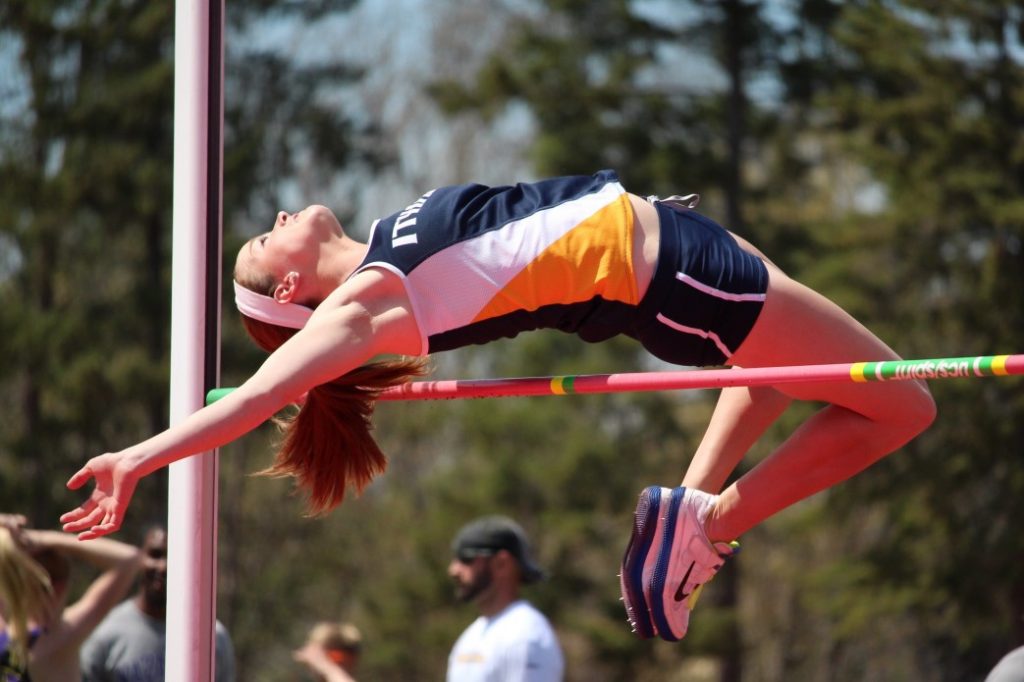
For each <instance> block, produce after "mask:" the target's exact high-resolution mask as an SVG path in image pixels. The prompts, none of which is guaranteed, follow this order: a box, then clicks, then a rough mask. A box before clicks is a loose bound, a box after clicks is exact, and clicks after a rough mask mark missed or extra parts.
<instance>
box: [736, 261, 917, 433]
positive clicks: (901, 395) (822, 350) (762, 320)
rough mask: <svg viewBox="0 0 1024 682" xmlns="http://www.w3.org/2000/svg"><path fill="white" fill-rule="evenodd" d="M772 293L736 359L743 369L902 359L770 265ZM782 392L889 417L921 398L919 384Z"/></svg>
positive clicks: (834, 385)
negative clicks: (891, 413)
mask: <svg viewBox="0 0 1024 682" xmlns="http://www.w3.org/2000/svg"><path fill="white" fill-rule="evenodd" d="M768 270H769V285H768V292H767V296H766V300H765V304H764V308H763V309H762V310H761V314H760V315H759V317H758V320H757V322H756V323H755V325H754V327H753V329H752V330H751V332H750V334H749V335H748V336H747V338H746V339H745V340H744V342H743V344H742V345H741V346H740V347H739V349H738V350H737V351H736V353H735V354H734V355H733V357H732V358H731V359H730V362H731V364H733V365H737V366H740V367H774V366H787V365H818V364H833V363H847V362H861V361H876V360H898V359H899V356H898V355H897V354H896V353H895V352H894V351H893V350H892V349H891V348H890V347H889V346H888V345H886V344H885V343H884V342H883V341H882V340H881V339H879V338H878V337H877V336H875V335H874V334H873V333H872V332H871V331H870V330H868V329H867V327H865V326H864V325H863V324H861V323H860V322H858V321H857V320H856V319H854V318H853V317H852V316H851V315H850V314H849V313H847V312H846V311H844V310H843V309H842V308H840V307H839V306H838V305H836V304H835V303H833V302H832V301H830V300H829V299H828V298H826V297H825V296H822V295H821V294H819V293H818V292H816V291H814V290H812V289H810V288H809V287H806V286H804V285H802V284H800V283H799V282H797V281H796V280H793V279H791V278H790V277H788V276H787V275H785V273H783V272H782V271H781V270H779V269H778V268H777V267H775V266H773V265H771V264H770V263H769V264H768ZM775 388H776V389H778V390H779V391H780V392H782V393H784V394H786V395H789V396H791V397H793V398H797V399H800V400H820V401H826V402H831V403H836V404H839V405H843V406H845V407H849V408H851V409H854V410H856V411H858V412H861V413H862V414H866V415H879V416H885V414H886V412H887V411H890V410H897V411H898V410H900V409H901V408H902V406H903V404H904V403H905V401H908V400H910V401H911V403H913V401H914V399H916V398H920V397H921V392H922V391H923V390H924V389H923V387H922V385H921V384H920V383H919V382H916V381H901V382H891V383H876V382H871V383H853V382H849V381H845V382H829V383H822V382H812V383H780V384H778V385H777V386H776V387H775Z"/></svg>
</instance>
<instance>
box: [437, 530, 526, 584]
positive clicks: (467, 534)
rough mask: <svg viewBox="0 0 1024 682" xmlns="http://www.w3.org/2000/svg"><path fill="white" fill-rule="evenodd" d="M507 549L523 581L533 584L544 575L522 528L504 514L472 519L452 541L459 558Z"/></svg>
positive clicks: (473, 556)
mask: <svg viewBox="0 0 1024 682" xmlns="http://www.w3.org/2000/svg"><path fill="white" fill-rule="evenodd" d="M503 549H504V550H507V551H508V553H509V554H511V555H512V556H514V557H515V558H516V560H517V561H518V562H519V566H520V568H521V570H522V573H523V582H524V583H533V582H537V581H538V580H541V579H542V578H543V577H544V571H542V570H541V569H540V567H538V566H537V564H536V563H535V562H534V560H533V557H532V556H531V555H530V543H529V542H528V541H527V539H526V533H525V532H524V531H523V529H522V527H521V526H520V525H519V524H518V523H516V522H515V521H513V520H512V519H510V518H508V517H505V516H484V517H481V518H479V519H476V520H475V521H471V522H469V523H468V524H466V525H465V526H463V527H462V529H461V530H460V531H459V532H458V534H456V536H455V539H454V540H452V554H454V555H455V557H456V558H458V559H460V560H467V561H469V560H472V559H474V558H476V557H478V556H490V555H492V554H495V553H497V552H498V551H500V550H503Z"/></svg>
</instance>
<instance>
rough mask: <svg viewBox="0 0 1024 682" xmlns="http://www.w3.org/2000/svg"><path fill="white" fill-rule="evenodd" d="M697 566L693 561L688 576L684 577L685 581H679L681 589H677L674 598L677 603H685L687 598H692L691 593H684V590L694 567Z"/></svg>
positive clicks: (687, 571)
mask: <svg viewBox="0 0 1024 682" xmlns="http://www.w3.org/2000/svg"><path fill="white" fill-rule="evenodd" d="M696 564H697V562H696V561H691V562H690V567H689V568H688V569H686V575H684V576H683V579H682V580H680V581H679V587H678V588H676V593H675V595H674V597H673V598H674V599H675V600H676V601H683V600H684V599H686V598H687V597H689V596H690V593H689V592H683V589H685V588H686V581H687V580H689V578H690V573H691V572H692V571H693V567H694V566H695V565H696Z"/></svg>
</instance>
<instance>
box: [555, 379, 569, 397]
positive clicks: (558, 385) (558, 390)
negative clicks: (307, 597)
mask: <svg viewBox="0 0 1024 682" xmlns="http://www.w3.org/2000/svg"><path fill="white" fill-rule="evenodd" d="M564 379H565V377H551V392H552V393H554V394H555V395H565V394H566V393H565V387H564V386H563V385H562V381H563V380H564Z"/></svg>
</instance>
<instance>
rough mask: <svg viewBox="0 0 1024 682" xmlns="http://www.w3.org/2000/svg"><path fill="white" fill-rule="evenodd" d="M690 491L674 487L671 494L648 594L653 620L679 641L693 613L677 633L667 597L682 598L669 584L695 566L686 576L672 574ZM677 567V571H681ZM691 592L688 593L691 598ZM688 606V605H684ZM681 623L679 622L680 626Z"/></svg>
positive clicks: (663, 635) (679, 580) (682, 580)
mask: <svg viewBox="0 0 1024 682" xmlns="http://www.w3.org/2000/svg"><path fill="white" fill-rule="evenodd" d="M685 495H686V488H673V489H672V494H671V496H670V497H669V500H668V503H667V504H666V505H664V506H665V507H667V510H666V512H665V515H664V518H663V523H662V526H663V528H662V531H661V534H660V535H659V538H660V545H659V546H658V553H657V559H656V561H655V563H654V570H653V571H652V573H651V578H650V581H649V583H648V584H649V585H650V594H649V595H648V601H647V603H648V604H649V605H650V615H651V622H652V624H653V625H654V627H655V628H656V629H657V632H658V635H659V636H660V637H661V638H662V639H664V640H666V641H669V642H677V641H679V640H680V639H682V638H683V637H684V636H685V635H686V630H687V627H688V621H689V617H687V619H686V620H687V622H684V623H682V626H683V627H682V632H679V633H678V634H676V629H675V628H673V627H672V625H671V624H670V623H669V619H668V614H667V613H666V608H665V602H666V600H669V599H672V600H673V602H678V601H682V600H681V599H676V598H675V597H674V596H673V595H668V594H666V593H665V585H666V583H668V584H669V585H674V584H679V583H685V582H686V579H687V578H688V577H689V574H690V571H691V570H692V568H693V566H692V565H691V566H690V567H689V568H688V569H687V570H686V571H685V573H684V575H683V577H682V578H679V577H678V576H676V575H670V574H671V573H673V571H672V567H673V561H672V554H673V552H672V550H673V548H674V547H675V546H676V543H677V541H681V540H682V538H681V535H682V534H683V533H684V532H685V530H686V529H685V527H684V526H685V521H684V522H683V523H680V519H679V508H680V507H681V506H682V504H683V499H684V497H685ZM678 570H679V569H677V570H676V571H675V572H676V573H678ZM689 596H690V595H685V597H684V599H685V598H688V597H689ZM684 608H688V607H684ZM678 625H679V624H678V623H677V626H678Z"/></svg>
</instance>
